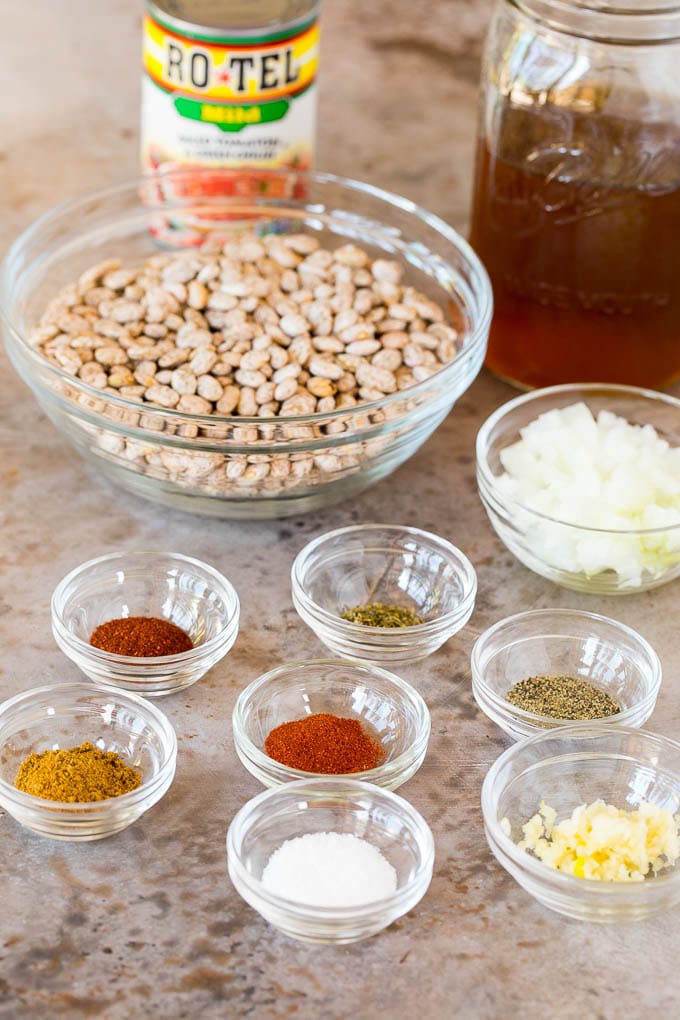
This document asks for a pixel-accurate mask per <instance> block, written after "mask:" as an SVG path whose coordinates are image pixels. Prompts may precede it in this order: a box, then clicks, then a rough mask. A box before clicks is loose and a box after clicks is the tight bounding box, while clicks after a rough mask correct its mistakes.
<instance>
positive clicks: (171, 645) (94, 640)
mask: <svg viewBox="0 0 680 1020" xmlns="http://www.w3.org/2000/svg"><path fill="white" fill-rule="evenodd" d="M90 644H91V645H94V646H95V648H101V649H103V651H105V652H112V653H113V654H114V655H136V656H138V657H139V658H147V657H149V658H150V657H151V656H155V655H177V654H178V653H179V652H188V651H189V649H190V648H193V647H194V643H193V641H192V640H191V638H190V637H189V635H188V634H187V633H186V631H184V630H182V628H181V627H177V626H175V624H174V623H170V621H169V620H162V619H160V618H159V617H156V616H126V617H123V618H121V619H120V620H109V621H108V622H107V623H101V624H100V625H99V626H98V627H95V629H94V630H93V631H92V633H91V634H90Z"/></svg>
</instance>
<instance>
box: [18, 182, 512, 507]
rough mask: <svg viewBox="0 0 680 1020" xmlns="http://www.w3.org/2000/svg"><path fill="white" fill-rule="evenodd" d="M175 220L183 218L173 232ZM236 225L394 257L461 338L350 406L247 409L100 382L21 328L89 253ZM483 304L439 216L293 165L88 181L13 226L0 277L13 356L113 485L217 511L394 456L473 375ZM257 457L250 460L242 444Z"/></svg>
mask: <svg viewBox="0 0 680 1020" xmlns="http://www.w3.org/2000/svg"><path fill="white" fill-rule="evenodd" d="M173 225H175V226H177V225H179V228H180V229H179V230H177V231H175V232H174V233H173V232H172V229H171V228H172V226H173ZM244 230H247V231H252V230H255V231H256V232H258V233H267V232H272V231H275V232H276V233H279V234H280V233H286V232H291V231H292V232H296V233H297V232H306V233H310V234H313V235H314V236H316V237H318V239H319V240H320V242H321V243H322V244H323V245H325V246H328V247H330V248H335V247H338V246H340V245H342V244H345V243H347V242H350V241H351V242H352V243H356V244H358V245H360V246H362V247H363V248H364V249H365V250H366V251H368V253H369V254H370V255H371V256H372V257H387V258H391V259H396V260H398V261H399V262H400V263H402V265H403V267H404V282H406V283H408V284H411V285H413V286H415V287H417V288H418V289H419V290H420V291H422V292H423V293H425V294H426V295H427V296H428V297H430V298H432V299H434V300H436V301H437V302H438V303H439V304H440V305H442V306H445V307H447V308H449V309H450V310H451V315H452V321H453V323H454V325H455V326H456V328H458V329H459V331H460V333H461V336H462V346H461V348H460V350H459V351H458V353H457V354H456V356H455V357H454V358H453V360H452V361H450V362H448V363H447V364H446V365H444V366H443V367H442V368H441V369H440V370H439V371H437V372H436V373H435V374H434V375H432V376H430V377H429V378H427V379H425V380H424V381H422V382H420V383H418V384H416V385H414V386H412V387H409V388H408V389H407V390H402V391H400V392H396V393H393V394H391V395H388V396H385V397H384V398H383V399H381V400H375V401H373V402H371V403H365V404H362V405H361V406H360V407H358V408H349V409H336V410H334V411H330V412H328V413H315V414H308V415H303V416H296V417H286V418H281V417H269V418H245V417H226V416H219V415H202V414H187V413H183V412H180V411H177V410H173V409H164V408H161V407H157V406H156V405H150V404H146V405H141V404H140V402H139V401H136V400H132V399H128V398H126V397H122V396H118V395H116V394H115V393H104V392H102V391H101V390H98V389H96V388H93V387H91V386H89V385H87V384H85V383H84V382H82V381H81V380H80V379H78V378H74V377H73V376H72V375H70V374H68V372H66V371H65V370H63V369H62V368H61V367H59V366H57V365H55V364H52V363H51V362H49V361H47V360H46V359H45V358H44V357H43V356H42V355H41V354H40V353H38V352H37V351H36V350H35V349H34V348H33V347H32V346H31V344H30V343H29V341H28V337H29V335H30V333H31V330H32V329H33V327H34V326H35V325H36V323H37V322H38V320H39V319H40V316H41V314H42V312H43V311H44V309H45V307H46V305H47V303H48V302H49V301H50V299H51V298H53V297H54V296H55V295H56V293H57V292H58V291H59V290H60V289H61V288H62V287H64V286H65V285H66V284H67V283H70V282H71V281H73V280H75V279H77V278H78V276H79V275H80V274H81V273H82V272H83V271H84V270H86V269H88V268H90V267H91V266H93V265H94V264H95V263H98V262H101V261H103V260H106V259H110V258H120V259H122V260H123V262H124V264H125V265H134V264H138V263H140V262H141V261H143V260H144V259H145V258H147V257H149V256H150V255H152V254H154V253H157V252H158V251H159V244H163V243H165V244H166V245H167V244H168V243H172V241H173V239H175V244H183V245H186V244H189V245H194V246H198V245H200V244H201V243H203V242H204V241H208V242H210V241H211V239H212V240H214V239H215V238H216V237H219V238H223V237H224V236H228V235H233V234H234V233H238V232H242V231H244ZM491 307H492V298H491V289H490V285H489V281H488V277H487V275H486V272H485V270H484V268H483V267H482V265H481V263H480V261H479V259H478V258H477V257H476V255H475V254H474V252H473V251H472V250H471V248H470V247H469V246H468V245H467V243H466V242H465V241H464V240H463V239H462V238H461V237H460V236H459V235H458V234H457V233H456V232H455V231H454V230H452V229H451V228H450V227H449V226H447V225H446V224H445V223H444V222H443V221H442V220H440V219H438V218H437V217H436V216H433V215H431V214H429V213H427V212H425V211H424V210H422V209H420V208H419V207H418V206H416V205H414V204H413V203H412V202H409V201H407V200H406V199H403V198H400V197H398V196H396V195H392V194H389V193H388V192H384V191H381V190H379V189H377V188H374V187H371V186H369V185H366V184H361V183H358V182H356V181H351V180H346V179H340V178H337V177H334V176H333V175H331V174H320V173H317V174H302V173H298V172H297V171H271V172H263V171H257V172H256V173H255V172H250V173H249V172H248V171H229V170H223V171H216V170H210V171H206V172H201V171H196V170H191V171H187V170H180V171H175V172H173V173H169V174H168V173H166V174H159V175H151V176H149V177H147V178H142V179H141V180H139V181H134V182H131V183H127V184H123V185H120V186H116V187H111V188H107V189H105V190H102V191H98V192H94V193H92V194H89V195H86V196H84V197H82V198H80V199H77V200H75V201H72V202H69V203H67V204H65V205H61V206H59V207H58V208H56V209H55V210H54V211H52V212H50V213H48V214H47V215H46V216H44V217H43V218H42V219H40V220H38V221H37V222H36V223H35V224H34V225H33V226H32V227H30V228H29V229H28V230H27V231H26V232H25V233H24V234H22V235H21V237H20V238H19V239H18V240H17V241H16V242H15V243H14V245H13V246H12V248H11V249H10V251H9V254H8V256H7V258H6V260H5V263H4V266H3V268H2V274H1V276H0V314H1V315H2V319H3V324H4V332H5V338H6V345H7V350H8V353H9V357H10V359H11V361H12V363H13V365H14V367H15V368H16V370H17V372H18V373H19V375H20V376H21V377H22V378H23V379H24V381H25V382H26V383H27V384H28V385H29V386H30V387H31V389H32V390H33V393H34V395H35V397H36V399H37V400H38V403H39V404H40V405H41V407H42V408H43V409H44V410H45V412H46V413H47V414H48V415H49V417H50V418H51V419H52V421H53V422H54V424H55V425H56V426H57V427H58V428H59V429H60V430H61V431H62V432H63V433H64V434H65V435H66V436H67V438H68V439H69V440H70V441H71V442H72V443H73V445H74V446H75V447H76V448H77V449H78V450H79V451H80V452H81V453H82V454H83V455H84V456H85V457H87V458H88V459H89V460H90V461H92V462H93V463H94V464H95V465H97V466H98V467H99V468H100V469H101V470H102V471H103V472H104V473H105V474H106V475H108V476H109V478H110V479H112V480H113V481H114V482H115V483H116V484H117V485H119V486H122V487H124V488H126V489H129V490H131V491H133V492H135V493H137V494H139V495H141V496H145V497H147V498H149V499H153V500H155V501H157V502H162V503H165V504H168V505H171V506H175V507H179V508H182V509H185V510H191V511H196V512H199V513H204V514H211V515H213V516H218V517H248V518H253V517H256V518H257V517H260V518H264V517H277V516H279V517H280V516H286V515H289V514H295V513H299V512H301V511H307V510H311V509H314V508H317V507H320V506H324V505H326V504H328V503H332V502H334V501H336V500H338V499H342V498H346V497H348V496H351V495H354V494H356V493H358V492H360V491H362V490H363V489H366V488H367V487H368V486H370V485H372V484H373V483H374V482H377V481H378V480H379V479H381V478H383V477H385V475H388V474H389V473H390V472H391V471H394V469H395V468H396V467H398V466H399V465H400V464H401V463H403V461H405V460H406V459H407V458H408V457H410V456H411V455H412V454H413V453H414V452H415V451H416V450H417V449H418V447H419V446H420V445H421V444H422V443H423V442H424V441H425V440H426V439H427V437H428V436H429V435H430V434H431V432H432V431H433V430H434V429H435V428H436V427H437V425H438V424H439V423H440V422H441V421H442V419H443V418H444V417H445V416H446V415H447V414H448V412H449V411H450V409H451V408H452V406H453V405H454V403H455V402H456V400H457V399H458V398H459V397H460V395H461V394H462V393H463V392H464V391H465V390H466V389H467V388H468V387H469V386H470V384H471V383H472V381H473V379H474V378H475V376H476V375H477V373H478V371H479V369H480V367H481V365H482V361H483V359H484V354H485V350H486V341H487V335H488V330H489V323H490V319H491ZM28 427H30V421H29V424H28ZM253 457H254V458H255V459H254V460H247V463H248V464H249V465H252V466H253V469H252V470H251V471H247V470H246V471H245V472H244V471H243V470H242V465H243V463H244V459H247V458H253ZM272 458H276V461H275V462H274V463H275V465H276V468H275V470H274V469H272V467H271V465H272V463H273V462H272ZM301 462H302V466H301Z"/></svg>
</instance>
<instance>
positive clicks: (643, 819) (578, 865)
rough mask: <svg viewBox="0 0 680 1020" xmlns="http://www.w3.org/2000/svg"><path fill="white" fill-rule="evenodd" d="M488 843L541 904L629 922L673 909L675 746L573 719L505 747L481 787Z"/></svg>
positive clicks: (679, 861) (677, 839)
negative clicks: (570, 722)
mask: <svg viewBox="0 0 680 1020" xmlns="http://www.w3.org/2000/svg"><path fill="white" fill-rule="evenodd" d="M482 812H483V815H484V826H485V832H486V837H487V840H488V843H489V847H490V848H491V851H492V852H493V854H494V856H495V857H496V859H497V860H498V861H499V863H500V864H501V865H502V866H503V867H504V868H505V869H506V871H508V872H509V873H510V875H512V877H513V878H514V879H515V880H516V881H517V882H518V883H519V884H520V885H521V886H522V887H523V888H524V889H525V890H526V891H527V892H529V893H530V894H531V895H532V896H534V897H535V898H536V899H537V900H538V901H539V903H541V904H542V905H543V906H546V907H549V908H550V909H551V910H555V911H557V912H558V913H561V914H565V915H566V916H568V917H574V918H578V919H579V920H587V921H605V922H615V921H631V920H637V919H640V918H643V917H647V916H650V915H652V914H655V913H658V912H659V911H661V910H665V909H667V908H668V907H671V906H673V905H675V904H680V742H678V741H675V740H671V739H669V738H668V737H664V736H661V735H659V734H654V733H650V732H648V731H647V730H638V729H635V728H632V727H626V726H612V725H610V724H607V723H596V722H588V723H574V724H572V725H571V726H564V727H563V728H561V729H559V730H547V731H544V732H543V733H540V734H538V735H536V736H533V737H529V738H527V739H526V740H523V741H521V742H519V743H517V744H515V745H513V746H512V747H510V748H508V750H507V751H505V752H504V753H503V754H502V755H501V756H500V757H499V758H498V759H497V760H496V761H495V762H494V764H493V765H492V766H491V768H490V769H489V771H488V773H487V775H486V778H485V780H484V783H483V785H482Z"/></svg>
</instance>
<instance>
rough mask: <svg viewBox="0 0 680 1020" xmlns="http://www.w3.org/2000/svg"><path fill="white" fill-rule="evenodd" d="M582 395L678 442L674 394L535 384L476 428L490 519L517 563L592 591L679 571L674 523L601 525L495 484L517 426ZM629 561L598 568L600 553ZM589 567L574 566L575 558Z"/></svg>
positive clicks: (640, 587)
mask: <svg viewBox="0 0 680 1020" xmlns="http://www.w3.org/2000/svg"><path fill="white" fill-rule="evenodd" d="M580 402H583V403H585V404H586V405H587V406H588V407H589V408H590V410H591V412H592V413H593V415H595V416H597V414H598V413H599V412H600V411H610V412H612V413H613V414H615V415H618V416H619V417H621V418H625V419H626V420H627V421H628V422H630V423H631V424H633V425H651V426H652V427H653V428H654V429H655V430H656V432H657V433H658V434H659V435H660V436H661V437H662V438H663V439H665V440H667V442H668V443H669V444H670V445H671V446H675V447H677V446H680V400H676V399H675V398H674V397H671V396H669V395H668V394H665V393H657V392H656V391H655V390H643V389H638V388H636V387H634V386H615V385H609V384H603V383H572V384H569V385H566V386H551V387H549V388H547V389H541V390H534V391H533V392H531V393H525V394H523V395H522V396H521V397H516V398H515V399H514V400H510V401H508V402H507V403H506V404H503V405H502V406H501V407H499V408H498V410H497V411H494V413H493V414H492V415H490V417H489V418H487V420H486V421H485V422H484V424H483V425H482V427H481V429H480V430H479V433H478V435H477V484H478V487H479V495H480V498H481V500H482V503H483V504H484V507H485V509H486V512H487V514H488V516H489V520H490V522H491V525H492V527H493V529H494V531H495V532H496V534H497V535H498V537H499V538H500V539H501V541H502V542H503V543H504V545H505V546H506V547H507V548H508V549H509V550H510V552H511V553H512V554H513V555H514V556H516V557H517V559H518V560H519V561H520V563H523V564H524V566H525V567H528V568H529V569H530V570H533V571H534V572H535V573H536V574H540V575H541V576H542V577H547V578H548V580H549V581H553V582H554V583H555V584H560V585H562V586H563V587H565V588H573V589H574V590H576V591H583V592H588V593H590V594H596V595H625V594H629V593H632V592H641V591H648V590H649V589H651V588H656V587H658V586H659V585H661V584H666V583H667V582H668V581H672V580H673V579H674V578H676V577H678V576H679V575H680V525H675V526H672V527H660V528H647V529H639V528H637V529H636V528H630V529H626V530H619V531H613V530H606V529H602V528H588V527H583V526H581V525H577V524H570V523H568V522H567V521H563V520H559V519H557V518H555V517H549V516H547V515H545V514H543V513H540V512H538V511H537V510H532V509H531V507H529V506H527V505H525V504H523V503H520V502H518V501H517V500H515V499H513V498H512V496H510V495H509V494H508V493H507V492H506V491H505V490H504V488H503V486H502V484H499V478H500V477H501V476H502V475H503V474H504V470H503V466H502V464H501V460H500V455H501V453H502V451H503V450H504V449H505V448H506V447H508V446H511V445H512V444H513V443H515V442H517V440H518V439H519V438H520V429H523V428H524V427H525V426H527V425H528V424H529V423H530V422H532V421H535V419H536V418H538V417H539V415H541V414H544V413H545V412H547V411H551V410H553V409H555V408H564V407H568V406H570V405H571V404H575V403H580ZM612 558H613V560H614V562H616V563H619V564H622V563H627V564H628V566H627V567H626V569H625V570H623V569H622V571H621V572H619V571H617V570H615V569H613V568H611V569H608V568H605V567H604V566H602V563H603V562H604V561H606V560H607V559H612ZM575 562H581V563H588V564H591V568H589V569H588V570H586V569H580V570H579V569H575V568H574V563H575Z"/></svg>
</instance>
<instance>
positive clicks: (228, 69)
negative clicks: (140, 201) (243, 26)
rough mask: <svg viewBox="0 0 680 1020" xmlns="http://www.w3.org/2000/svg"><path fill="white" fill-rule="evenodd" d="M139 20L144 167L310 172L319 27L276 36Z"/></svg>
mask: <svg viewBox="0 0 680 1020" xmlns="http://www.w3.org/2000/svg"><path fill="white" fill-rule="evenodd" d="M217 31H218V30H215V29H212V30H211V29H206V28H201V27H199V26H191V25H186V24H183V25H182V26H181V27H179V28H178V26H177V24H176V23H173V24H170V23H168V22H166V21H165V20H164V18H163V15H161V14H160V13H158V12H157V11H156V10H155V8H154V7H153V6H151V8H150V11H149V13H148V14H147V16H146V18H145V21H144V77H143V84H142V165H143V168H144V169H145V170H155V169H158V168H159V167H161V166H162V167H164V168H168V165H170V166H176V165H177V164H181V165H184V166H186V165H187V164H193V165H199V166H227V167H232V166H243V165H244V164H247V165H249V166H259V167H277V166H289V167H296V168H299V169H302V170H305V169H308V168H309V167H310V166H311V163H312V160H313V155H314V129H315V120H316V72H317V65H318V47H319V26H318V20H317V18H316V16H315V17H312V18H311V19H308V20H306V21H305V22H303V23H298V24H296V25H294V26H289V27H288V29H286V28H283V29H281V30H280V31H279V32H275V33H273V34H269V35H265V34H255V35H254V34H251V33H248V34H247V35H241V36H240V37H230V38H227V37H221V36H219V35H218V34H217Z"/></svg>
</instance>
